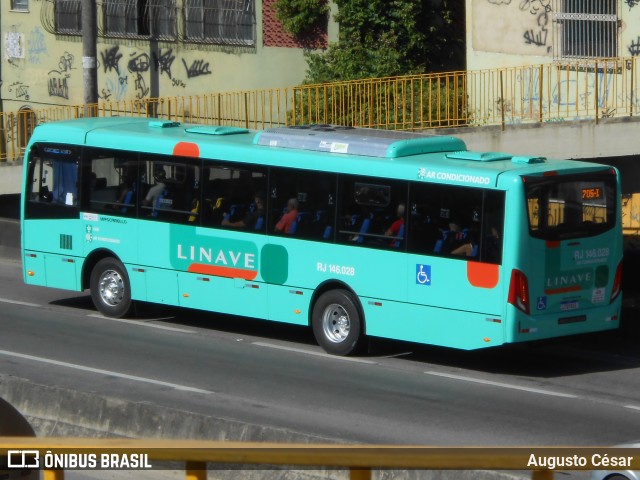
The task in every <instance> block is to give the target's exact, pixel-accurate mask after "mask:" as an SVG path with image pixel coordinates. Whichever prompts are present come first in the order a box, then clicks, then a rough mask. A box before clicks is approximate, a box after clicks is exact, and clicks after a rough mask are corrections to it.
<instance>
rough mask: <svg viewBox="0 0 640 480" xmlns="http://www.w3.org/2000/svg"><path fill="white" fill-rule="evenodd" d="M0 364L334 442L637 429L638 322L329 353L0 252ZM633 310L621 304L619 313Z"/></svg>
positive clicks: (529, 438)
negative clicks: (573, 334) (127, 297)
mask: <svg viewBox="0 0 640 480" xmlns="http://www.w3.org/2000/svg"><path fill="white" fill-rule="evenodd" d="M0 285H1V286H2V289H1V290H0V291H1V293H0V312H1V313H0V315H1V316H2V320H1V322H0V325H1V326H2V331H1V333H0V374H5V375H13V376H16V377H21V378H26V379H29V380H32V381H33V382H36V383H40V384H43V385H55V386H60V387H64V388H70V389H76V390H81V391H87V392H95V393H97V394H104V395H108V396H110V397H116V398H122V399H126V400H133V401H138V402H152V403H155V404H158V405H163V406H167V407H174V408H179V409H183V410H187V411H190V412H195V413H202V414H207V415H216V416H219V417H224V418H229V419H235V420H239V421H243V422H249V423H255V424H261V425H270V426H274V427H279V428H286V429H289V430H292V431H297V432H302V433H305V434H313V435H318V436H319V437H324V438H329V439H333V440H339V441H347V442H365V443H379V444H380V443H382V444H385V443H389V444H427V445H453V446H455V445H477V446H484V445H508V446H518V445H532V446H533V445H550V446H553V445H585V446H587V445H609V444H611V445H613V444H619V443H624V442H628V441H630V440H637V439H638V438H639V437H640V349H639V348H638V347H637V345H638V344H639V343H638V340H639V338H638V337H639V336H640V334H639V332H640V329H633V328H628V329H626V330H625V331H623V332H613V333H607V334H604V335H603V334H600V335H590V336H586V337H579V338H571V339H564V340H562V341H554V342H552V343H548V344H544V345H537V346H535V347H532V346H526V345H522V346H515V347H508V348H499V349H493V350H483V351H476V352H461V351H454V350H449V349H443V348H434V347H425V346H419V345H412V344H406V343H399V342H388V341H380V340H379V341H374V342H372V345H371V349H370V353H369V354H368V355H365V356H362V357H358V358H341V357H332V356H328V355H326V354H324V353H323V352H322V351H321V349H320V348H319V347H318V346H316V345H315V343H314V342H313V338H312V335H311V333H310V332H309V331H308V330H306V329H303V328H299V327H291V326H286V325H280V324H276V323H266V322H257V321H253V320H250V319H244V318H236V317H229V316H220V315H213V314H205V313H201V312H194V311H189V310H177V309H159V308H157V307H151V306H144V307H143V308H142V309H141V310H140V311H139V317H138V318H135V319H130V320H127V321H116V320H111V319H106V318H103V317H101V316H100V315H99V314H98V313H97V312H96V311H95V309H94V308H93V306H92V305H91V301H90V298H89V296H88V294H87V293H86V292H85V293H77V292H68V291H61V290H53V289H44V288H39V287H27V286H25V285H24V284H23V283H22V280H21V272H20V265H19V263H18V261H16V260H12V259H6V258H5V259H0ZM631 315H632V314H631Z"/></svg>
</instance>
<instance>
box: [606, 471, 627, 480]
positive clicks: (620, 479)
mask: <svg viewBox="0 0 640 480" xmlns="http://www.w3.org/2000/svg"><path fill="white" fill-rule="evenodd" d="M607 480H629V477H627V476H626V475H620V474H619V473H616V474H615V475H611V476H610V477H607Z"/></svg>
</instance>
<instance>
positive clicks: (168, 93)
mask: <svg viewBox="0 0 640 480" xmlns="http://www.w3.org/2000/svg"><path fill="white" fill-rule="evenodd" d="M84 1H85V0H6V1H5V0H3V1H2V2H0V22H1V29H2V51H3V57H2V70H1V79H2V87H1V89H0V96H1V99H2V109H3V110H4V111H5V112H6V111H19V110H21V109H25V108H29V109H33V110H37V109H39V108H42V107H45V106H51V105H81V104H82V103H83V98H84V96H83V66H82V37H81V36H82V25H81V5H82V3H83V2H84ZM96 3H97V6H96V9H97V27H98V28H97V30H98V31H97V40H96V44H97V76H98V96H99V101H107V102H119V101H123V100H132V99H133V100H135V99H148V98H157V97H184V96H195V95H198V94H205V93H212V92H228V91H242V90H257V89H267V88H277V87H288V86H292V85H297V84H299V83H300V82H301V81H302V80H303V79H304V75H305V71H306V62H305V59H304V56H303V51H304V49H305V48H308V49H314V50H316V49H323V48H326V47H327V45H328V43H329V41H333V40H334V39H337V27H336V26H335V24H334V23H333V22H332V20H331V18H329V19H328V24H326V25H322V26H321V27H320V28H318V29H317V30H316V31H315V32H313V34H311V35H309V36H308V37H306V38H304V39H296V38H293V37H292V36H291V35H289V34H287V33H285V32H284V30H283V29H282V26H281V24H280V22H279V21H278V20H277V18H276V14H275V7H274V4H275V0H97V2H96Z"/></svg>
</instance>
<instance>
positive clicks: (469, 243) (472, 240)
mask: <svg viewBox="0 0 640 480" xmlns="http://www.w3.org/2000/svg"><path fill="white" fill-rule="evenodd" d="M477 244H478V240H477V238H476V234H475V232H474V231H469V234H468V235H467V238H466V239H465V240H463V243H462V245H460V246H459V247H457V248H454V249H453V250H452V251H451V255H463V256H465V257H473V256H474V253H475V252H474V251H475V247H476V245H477Z"/></svg>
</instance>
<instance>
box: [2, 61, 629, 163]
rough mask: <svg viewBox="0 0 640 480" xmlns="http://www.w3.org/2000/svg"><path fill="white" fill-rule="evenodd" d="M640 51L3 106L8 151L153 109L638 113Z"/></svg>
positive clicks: (276, 117)
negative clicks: (53, 129) (88, 122)
mask: <svg viewBox="0 0 640 480" xmlns="http://www.w3.org/2000/svg"><path fill="white" fill-rule="evenodd" d="M639 84H640V82H639V81H638V66H637V58H636V57H630V58H617V59H610V60H607V59H603V60H597V61H595V60H594V61H591V62H584V61H583V62H574V63H567V64H557V63H553V64H544V65H530V66H524V67H513V68H501V69H493V70H480V71H460V72H448V73H437V74H425V75H414V76H403V77H390V78H370V79H364V80H354V81H349V82H336V83H328V84H321V85H301V86H297V87H291V88H282V89H267V90H255V91H245V92H227V93H214V94H203V95H195V96H186V97H162V98H152V99H143V100H129V101H121V102H101V103H99V104H97V105H88V106H83V105H80V106H57V107H48V108H36V107H33V108H23V109H21V110H20V111H18V112H0V161H16V160H20V158H21V156H22V155H23V152H24V147H25V145H26V144H27V142H28V140H29V137H30V135H31V132H32V131H33V128H34V127H35V126H36V125H38V124H41V123H44V122H49V121H53V120H64V119H71V118H79V117H84V116H89V115H95V116H116V115H118V116H124V115H130V116H146V117H158V118H161V119H167V120H174V121H181V122H193V123H202V124H216V125H234V126H243V127H247V128H266V127H271V126H280V125H300V124H305V123H324V124H336V125H350V126H361V127H372V128H387V129H399V130H422V129H429V128H444V127H474V126H484V125H501V126H502V127H503V128H505V127H506V126H507V125H517V124H521V123H541V122H572V121H576V120H584V119H590V120H594V121H595V122H599V121H600V120H601V119H603V118H613V117H624V116H634V115H637V113H638V111H639V110H640V101H639V97H640V95H639V92H638V88H639Z"/></svg>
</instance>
